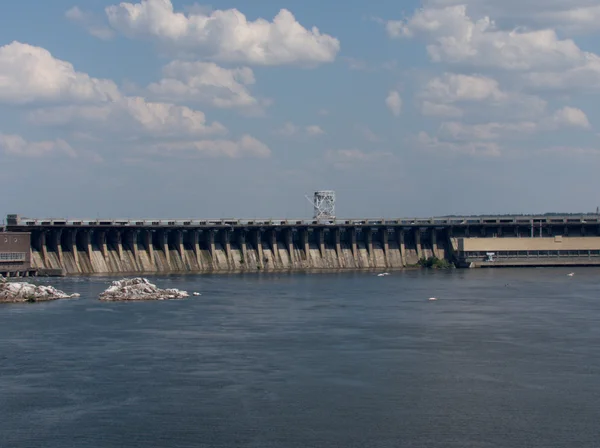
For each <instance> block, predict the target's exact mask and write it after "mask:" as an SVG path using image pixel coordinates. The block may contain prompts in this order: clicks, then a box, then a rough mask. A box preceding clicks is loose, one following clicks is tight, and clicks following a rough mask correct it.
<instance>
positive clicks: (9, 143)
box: [0, 133, 77, 157]
mask: <svg viewBox="0 0 600 448" xmlns="http://www.w3.org/2000/svg"><path fill="white" fill-rule="evenodd" d="M0 151H3V152H4V153H6V154H10V155H15V156H22V157H42V156H46V155H48V154H55V153H63V154H65V155H68V156H70V157H76V155H77V154H76V153H75V150H74V149H73V148H72V147H71V145H69V144H68V143H67V142H66V141H64V140H61V139H57V140H45V141H39V142H30V141H27V140H25V139H24V138H23V137H21V136H20V135H11V134H2V133H0Z"/></svg>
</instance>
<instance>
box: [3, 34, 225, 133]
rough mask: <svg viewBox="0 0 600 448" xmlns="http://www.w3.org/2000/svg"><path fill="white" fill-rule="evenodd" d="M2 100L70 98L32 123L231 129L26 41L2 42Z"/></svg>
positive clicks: (153, 130) (36, 114)
mask: <svg viewBox="0 0 600 448" xmlns="http://www.w3.org/2000/svg"><path fill="white" fill-rule="evenodd" d="M0 102H7V103H17V104H27V103H40V102H53V103H66V104H65V105H60V106H55V107H47V108H39V109H36V110H34V111H32V112H31V113H30V114H29V119H30V120H31V121H32V122H34V123H39V124H46V125H65V124H68V123H82V122H92V123H94V125H95V126H102V127H104V128H106V126H107V124H108V125H110V126H109V127H110V128H111V129H112V128H121V129H123V130H124V131H127V130H129V129H130V126H131V125H132V124H134V125H138V127H137V128H135V127H134V128H133V129H134V130H135V129H137V130H143V131H146V132H147V133H150V134H152V135H156V134H160V135H168V134H178V133H183V134H188V135H207V134H215V133H224V132H226V129H225V128H224V127H223V125H221V124H220V123H217V122H214V123H207V121H206V117H205V115H204V113H202V112H200V111H197V110H193V109H190V108H189V107H183V106H176V105H173V104H170V103H160V102H148V101H146V100H145V99H144V98H142V97H128V96H123V95H122V94H121V92H120V91H119V88H118V87H117V85H116V84H115V83H114V82H112V81H110V80H106V79H98V78H92V77H90V76H89V75H87V74H86V73H82V72H77V71H75V69H74V68H73V65H71V64H70V63H68V62H65V61H62V60H60V59H56V58H54V57H53V56H52V54H50V52H49V51H47V50H45V49H44V48H40V47H35V46H32V45H28V44H22V43H20V42H13V43H11V44H8V45H5V46H3V47H0Z"/></svg>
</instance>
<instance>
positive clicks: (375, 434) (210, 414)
mask: <svg viewBox="0 0 600 448" xmlns="http://www.w3.org/2000/svg"><path fill="white" fill-rule="evenodd" d="M568 272H569V270H565V269H526V270H473V271H455V272H420V271H419V272H417V271H414V272H402V273H392V275H390V276H388V277H377V276H375V275H374V274H372V273H340V274H314V275H303V274H294V275H287V274H286V275H283V274H273V275H246V276H225V275H218V276H199V277H192V276H185V277H151V278H150V279H151V281H153V282H155V283H157V284H158V285H159V286H161V287H177V288H181V289H185V290H188V291H199V292H201V293H202V296H201V297H190V298H189V299H187V300H184V301H170V302H144V303H103V302H99V301H97V300H96V299H97V296H98V294H99V293H100V292H101V291H102V290H103V289H104V288H105V287H106V286H107V282H109V281H110V280H111V279H108V278H91V279H57V280H51V281H50V283H52V284H53V285H54V286H57V287H59V288H60V289H64V290H65V291H68V292H80V293H81V294H82V297H81V298H80V299H75V300H70V301H68V300H67V301H57V302H52V303H41V304H28V305H5V306H2V307H0V447H2V448H5V447H6V448H21V447H27V448H30V447H45V448H67V447H77V448H104V447H107V448H108V447H111V448H113V447H114V448H116V447H144V448H148V447H169V448H171V447H172V448H179V447H244V448H246V447H248V448H249V447H252V448H270V447H282V448H296V447H298V448H299V447H345V448H353V447H357V448H358V447H378V448H392V447H419V448H420V447H423V448H447V447H461V448H462V447H481V448H488V447H507V448H508V447H510V448H521V447H540V448H549V447H561V448H562V447H600V270H597V269H589V270H588V269H577V270H575V272H576V275H575V277H567V276H566V274H567V273H568ZM432 296H434V297H438V298H439V300H438V301H437V302H430V301H428V298H429V297H432Z"/></svg>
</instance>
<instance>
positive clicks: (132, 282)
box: [100, 277, 189, 302]
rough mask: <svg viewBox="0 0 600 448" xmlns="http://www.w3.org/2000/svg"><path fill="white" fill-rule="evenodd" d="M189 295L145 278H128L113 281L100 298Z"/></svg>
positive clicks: (158, 297)
mask: <svg viewBox="0 0 600 448" xmlns="http://www.w3.org/2000/svg"><path fill="white" fill-rule="evenodd" d="M185 297H189V294H188V293H187V292H186V291H180V290H179V289H160V288H158V287H157V286H156V285H153V284H152V283H150V282H149V281H148V280H147V279H145V278H140V277H137V278H126V279H123V280H117V281H114V282H112V284H111V286H110V287H109V288H108V289H107V290H106V291H104V292H103V293H102V294H100V300H107V301H113V302H122V301H128V300H170V299H183V298H185Z"/></svg>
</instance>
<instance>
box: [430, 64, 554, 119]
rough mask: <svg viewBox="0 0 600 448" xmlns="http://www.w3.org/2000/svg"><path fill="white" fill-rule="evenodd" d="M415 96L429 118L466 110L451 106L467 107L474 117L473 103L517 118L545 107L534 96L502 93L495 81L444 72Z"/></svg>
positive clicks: (542, 110) (538, 111) (460, 112)
mask: <svg viewBox="0 0 600 448" xmlns="http://www.w3.org/2000/svg"><path fill="white" fill-rule="evenodd" d="M418 96H419V97H420V98H423V99H424V101H423V103H422V106H421V112H422V113H423V114H424V115H429V116H447V117H458V116H462V115H464V113H465V112H466V110H465V109H464V108H463V109H459V108H457V107H456V106H454V104H455V103H461V104H462V105H466V104H471V107H470V109H469V110H475V112H476V113H477V114H478V115H480V114H481V111H480V110H477V109H474V108H473V107H472V105H473V104H476V103H482V106H485V107H486V108H489V107H490V106H493V107H504V108H510V110H511V111H510V113H511V114H513V115H514V114H518V115H521V116H525V115H527V116H538V115H541V114H544V113H545V110H546V106H547V103H546V101H544V100H542V99H541V98H539V97H537V96H533V95H527V94H524V93H520V92H507V91H504V90H502V89H501V88H500V85H499V83H498V82H497V81H496V80H495V79H493V78H490V77H486V76H483V75H463V74H455V73H444V74H443V75H442V76H439V77H436V78H433V79H431V80H430V81H429V82H428V83H427V84H426V85H425V87H424V88H423V90H422V92H420V93H419V95H418ZM487 111H488V112H489V109H487Z"/></svg>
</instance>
